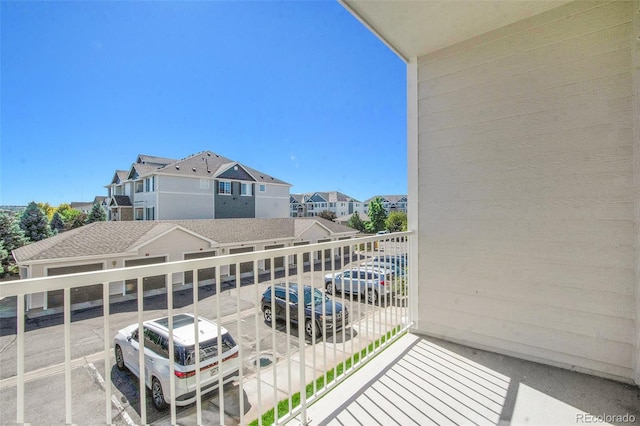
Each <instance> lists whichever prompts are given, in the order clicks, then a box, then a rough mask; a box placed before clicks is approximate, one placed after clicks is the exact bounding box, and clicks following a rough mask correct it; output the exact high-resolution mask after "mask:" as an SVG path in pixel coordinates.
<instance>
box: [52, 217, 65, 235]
mask: <svg viewBox="0 0 640 426" xmlns="http://www.w3.org/2000/svg"><path fill="white" fill-rule="evenodd" d="M49 226H51V230H53V231H55V233H58V232H60V231H63V230H64V221H63V220H62V217H61V216H60V213H58V212H55V213H54V214H53V218H52V219H51V223H49Z"/></svg>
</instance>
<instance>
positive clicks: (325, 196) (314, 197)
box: [291, 191, 360, 203]
mask: <svg viewBox="0 0 640 426" xmlns="http://www.w3.org/2000/svg"><path fill="white" fill-rule="evenodd" d="M291 196H293V197H295V198H294V199H295V202H297V203H326V202H330V203H335V202H355V203H359V202H360V201H358V200H356V199H355V198H353V197H350V196H348V195H346V194H343V193H342V192H338V191H329V192H308V193H303V194H291ZM292 202H294V201H292Z"/></svg>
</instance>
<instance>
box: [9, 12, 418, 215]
mask: <svg viewBox="0 0 640 426" xmlns="http://www.w3.org/2000/svg"><path fill="white" fill-rule="evenodd" d="M0 8H1V10H0V16H1V20H2V22H1V34H0V35H1V37H0V39H1V41H2V46H1V62H0V65H1V74H0V78H1V86H0V88H1V92H0V101H1V123H0V125H1V126H0V132H1V133H0V137H1V140H0V169H1V170H0V205H26V204H27V203H29V202H30V201H36V202H48V203H49V204H51V205H54V206H57V205H58V204H60V203H64V202H72V201H90V200H93V198H94V196H96V195H106V189H105V188H104V186H105V185H107V184H108V183H109V182H110V181H111V178H112V177H113V174H114V171H115V170H116V169H128V168H129V167H130V166H131V163H132V162H134V161H135V159H136V157H137V155H138V154H148V155H157V156H162V157H169V158H183V157H186V156H188V155H191V154H195V153H197V152H200V151H204V150H211V151H214V152H216V153H219V154H221V155H223V156H225V157H228V158H231V159H233V160H236V161H239V162H241V163H244V164H246V165H248V166H250V167H253V168H255V169H258V170H260V171H262V172H264V173H268V174H271V175H273V176H275V177H277V178H280V179H282V180H284V181H286V182H288V183H291V184H292V185H293V186H292V188H291V192H292V193H297V192H313V191H332V190H338V191H341V192H344V193H346V194H348V195H350V196H353V197H356V198H359V199H361V200H364V199H366V198H368V197H370V196H373V195H376V194H405V193H406V192H407V158H406V156H407V153H406V93H405V92H406V71H405V64H404V63H403V62H402V61H401V60H400V59H399V58H398V57H397V56H396V55H395V54H393V53H392V52H391V51H390V50H389V49H388V48H387V47H386V46H384V45H383V44H382V42H380V41H379V40H378V39H377V38H376V37H375V36H374V35H373V34H371V33H370V32H369V31H368V30H367V29H366V28H364V26H362V25H361V24H360V23H359V22H358V21H357V20H356V19H355V18H354V17H353V16H351V15H350V14H349V13H348V12H347V11H346V10H345V9H344V8H343V7H342V6H340V4H339V3H337V2H336V1H288V2H279V1H261V2H247V1H236V2H213V1H197V2H196V1H194V2H184V1H180V2H178V1H175V2H173V1H162V2H160V1H148V2H133V1H126V2H101V1H91V2H89V1H87V2H57V1H52V2H46V1H42V2H23V1H18V2H12V1H6V0H3V1H2V2H0Z"/></svg>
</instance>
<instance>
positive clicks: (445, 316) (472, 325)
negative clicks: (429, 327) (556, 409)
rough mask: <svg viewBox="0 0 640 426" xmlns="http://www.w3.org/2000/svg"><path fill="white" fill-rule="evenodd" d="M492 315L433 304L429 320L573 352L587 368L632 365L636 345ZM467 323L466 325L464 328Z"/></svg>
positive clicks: (427, 318) (532, 344) (518, 341)
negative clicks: (591, 362)
mask: <svg viewBox="0 0 640 426" xmlns="http://www.w3.org/2000/svg"><path fill="white" fill-rule="evenodd" d="M488 315H490V313H485V314H484V315H477V314H472V313H469V312H465V311H463V310H455V309H445V308H442V307H440V306H437V305H434V304H432V305H430V306H429V312H428V314H427V317H426V320H427V323H435V324H440V325H444V326H449V327H453V328H457V329H461V330H465V331H468V332H473V333H479V334H481V335H484V336H489V337H493V338H501V337H502V336H504V335H505V334H506V335H509V336H511V339H510V340H511V341H513V342H515V343H519V344H523V345H529V346H535V347H537V348H540V349H543V350H546V351H552V352H557V353H563V354H567V355H573V356H575V358H576V360H580V358H583V361H582V362H581V363H580V364H583V365H582V366H584V367H586V368H589V367H587V366H588V361H589V360H593V361H596V362H600V363H603V364H611V365H614V366H617V367H623V368H629V369H630V368H632V365H633V364H632V350H631V349H632V348H633V345H630V344H625V343H618V342H615V341H612V340H608V339H600V338H596V337H588V336H581V335H577V334H575V333H571V332H566V331H564V332H563V331H558V330H553V331H551V330H549V329H548V328H545V327H539V326H536V325H532V324H523V323H515V322H512V321H505V320H503V319H495V318H491V317H490V316H488ZM463 326H464V327H465V328H461V327H463ZM580 364H578V365H580Z"/></svg>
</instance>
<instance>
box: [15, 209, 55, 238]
mask: <svg viewBox="0 0 640 426" xmlns="http://www.w3.org/2000/svg"><path fill="white" fill-rule="evenodd" d="M20 228H21V229H22V230H23V231H24V235H25V236H26V237H27V238H28V239H29V240H31V241H40V240H44V239H45V238H49V237H50V236H52V235H53V231H52V230H51V228H50V227H49V221H48V220H47V216H46V215H45V214H44V212H43V211H42V210H40V207H38V205H37V204H36V203H35V202H33V201H32V202H31V203H29V205H28V206H27V209H26V210H25V211H24V212H22V217H20Z"/></svg>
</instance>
